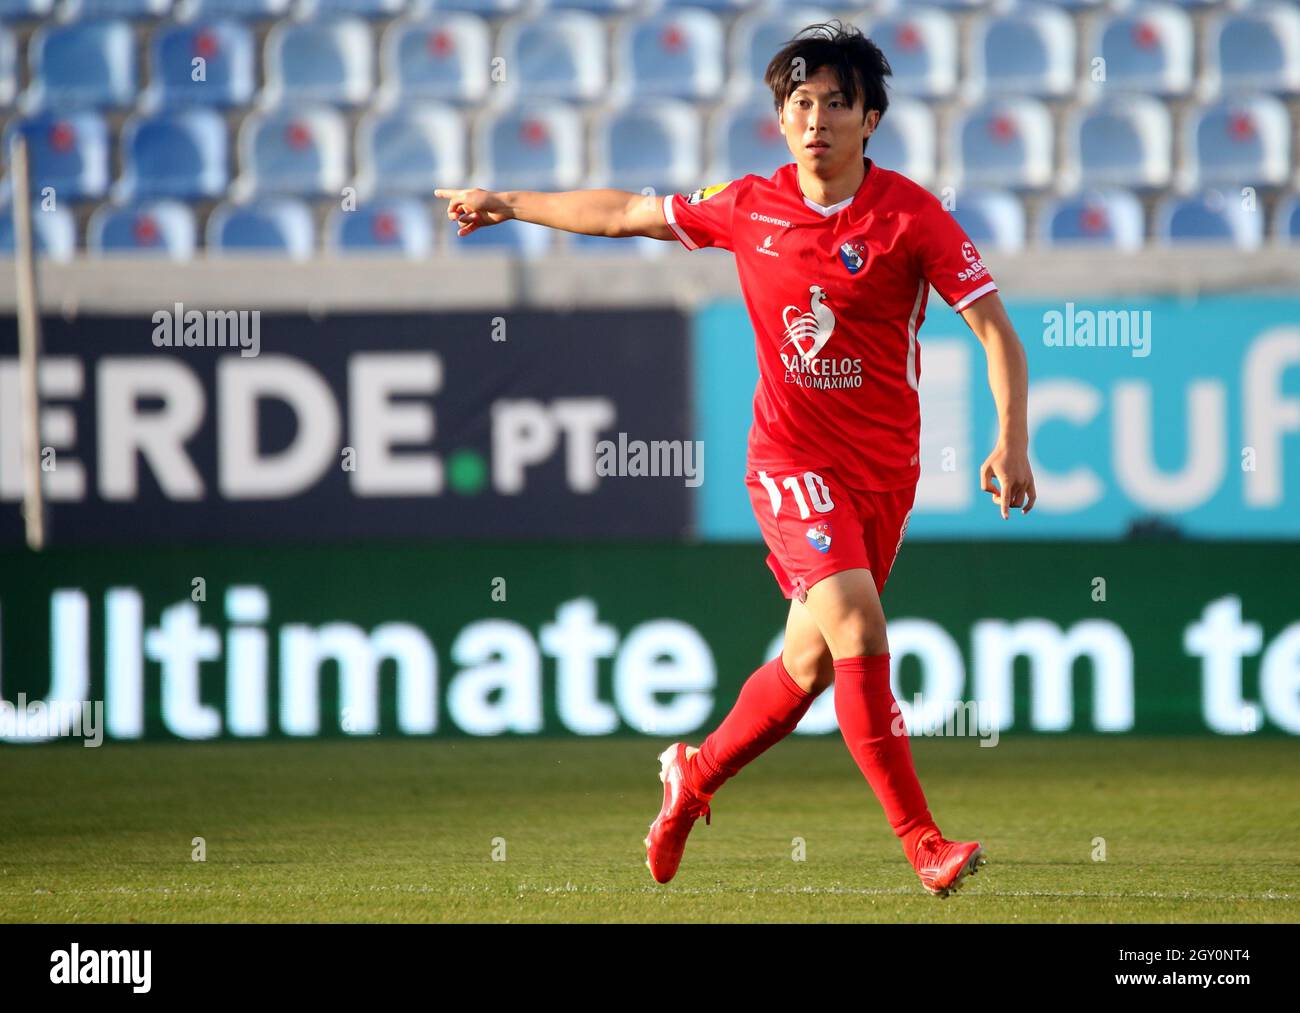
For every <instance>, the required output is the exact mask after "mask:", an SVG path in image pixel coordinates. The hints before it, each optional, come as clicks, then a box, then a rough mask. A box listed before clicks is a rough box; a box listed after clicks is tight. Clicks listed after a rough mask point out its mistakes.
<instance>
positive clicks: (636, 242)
mask: <svg viewBox="0 0 1300 1013" xmlns="http://www.w3.org/2000/svg"><path fill="white" fill-rule="evenodd" d="M566 238H567V239H568V246H567V249H568V251H569V252H570V253H576V254H580V255H582V256H585V257H640V258H643V259H646V260H656V259H658V258H659V257H662V256H664V255H665V254H666V253H667V252H668V251H669V250H670V249H672V246H670V245H669V244H668V243H665V242H663V240H660V239H651V238H650V237H649V236H620V237H618V238H612V237H610V236H584V235H581V234H580V233H576V232H574V233H569V234H568V235H567V237H566ZM673 245H676V241H674V243H673Z"/></svg>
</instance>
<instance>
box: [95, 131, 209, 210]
mask: <svg viewBox="0 0 1300 1013" xmlns="http://www.w3.org/2000/svg"><path fill="white" fill-rule="evenodd" d="M227 161H228V158H227V144H226V124H225V121H224V120H223V119H222V118H221V114H220V113H216V112H213V111H212V110H211V109H178V110H174V111H170V112H163V113H157V114H154V115H151V116H143V117H141V116H136V117H132V118H131V119H129V120H127V121H126V123H125V124H123V127H122V162H123V171H122V178H121V180H119V181H118V184H117V189H116V191H115V193H114V197H115V198H116V199H118V200H121V201H129V200H136V199H138V198H142V197H179V198H182V199H186V200H193V199H197V198H207V197H216V196H219V195H220V194H221V193H223V192H224V191H225V189H226V184H227V183H228V182H229V177H228V173H227V169H226V164H227Z"/></svg>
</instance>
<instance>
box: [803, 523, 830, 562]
mask: <svg viewBox="0 0 1300 1013" xmlns="http://www.w3.org/2000/svg"><path fill="white" fill-rule="evenodd" d="M804 537H805V538H807V539H808V544H809V545H811V546H812V547H813V548H814V549H816V550H817V551H818V552H820V553H822V554H823V555H825V554H826V552H827V551H829V550H830V547H831V526H830V524H829V523H827V522H825V521H823V522H822V523H821V524H814V525H813V526H812V527H810V528H809V529H808V530H807V531H806V532H805V534H804Z"/></svg>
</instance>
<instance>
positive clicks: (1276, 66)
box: [1208, 4, 1300, 95]
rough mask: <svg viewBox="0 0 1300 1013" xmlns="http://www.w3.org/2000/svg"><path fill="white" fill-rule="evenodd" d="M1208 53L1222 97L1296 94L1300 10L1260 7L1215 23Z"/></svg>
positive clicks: (1299, 84)
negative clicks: (1224, 93)
mask: <svg viewBox="0 0 1300 1013" xmlns="http://www.w3.org/2000/svg"><path fill="white" fill-rule="evenodd" d="M1208 34H1209V38H1210V51H1211V52H1212V53H1213V54H1215V56H1217V57H1218V59H1217V60H1214V61H1212V66H1214V67H1215V69H1216V71H1217V74H1218V81H1219V83H1220V85H1221V86H1222V88H1223V89H1224V90H1225V91H1229V92H1242V91H1273V92H1281V93H1285V94H1288V95H1295V94H1297V93H1300V8H1297V7H1296V6H1294V5H1293V4H1258V5H1256V6H1254V7H1250V8H1247V9H1245V10H1241V11H1232V12H1231V13H1225V14H1222V15H1219V16H1218V17H1216V18H1214V19H1213V20H1212V21H1211V22H1210V25H1209V28H1208Z"/></svg>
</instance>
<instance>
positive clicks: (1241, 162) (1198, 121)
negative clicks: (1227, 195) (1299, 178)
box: [1183, 95, 1292, 188]
mask: <svg viewBox="0 0 1300 1013" xmlns="http://www.w3.org/2000/svg"><path fill="white" fill-rule="evenodd" d="M1291 137H1292V128H1291V118H1290V116H1288V115H1287V111H1286V106H1285V105H1283V104H1282V102H1281V101H1280V100H1279V99H1276V98H1274V97H1273V96H1272V95H1253V96H1244V95H1243V96H1241V97H1240V98H1235V99H1226V100H1224V101H1221V102H1217V103H1215V104H1213V105H1210V106H1206V107H1203V108H1200V109H1196V110H1194V111H1193V112H1192V114H1191V116H1190V117H1188V119H1187V122H1186V129H1185V131H1184V133H1183V145H1184V152H1185V158H1184V161H1185V162H1186V164H1187V166H1188V167H1189V170H1190V171H1189V174H1188V176H1187V179H1186V181H1185V184H1184V185H1185V186H1186V187H1188V188H1192V187H1199V186H1211V187H1214V186H1226V187H1242V186H1282V185H1284V184H1285V183H1286V182H1287V179H1288V178H1289V177H1290V175H1291Z"/></svg>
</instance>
